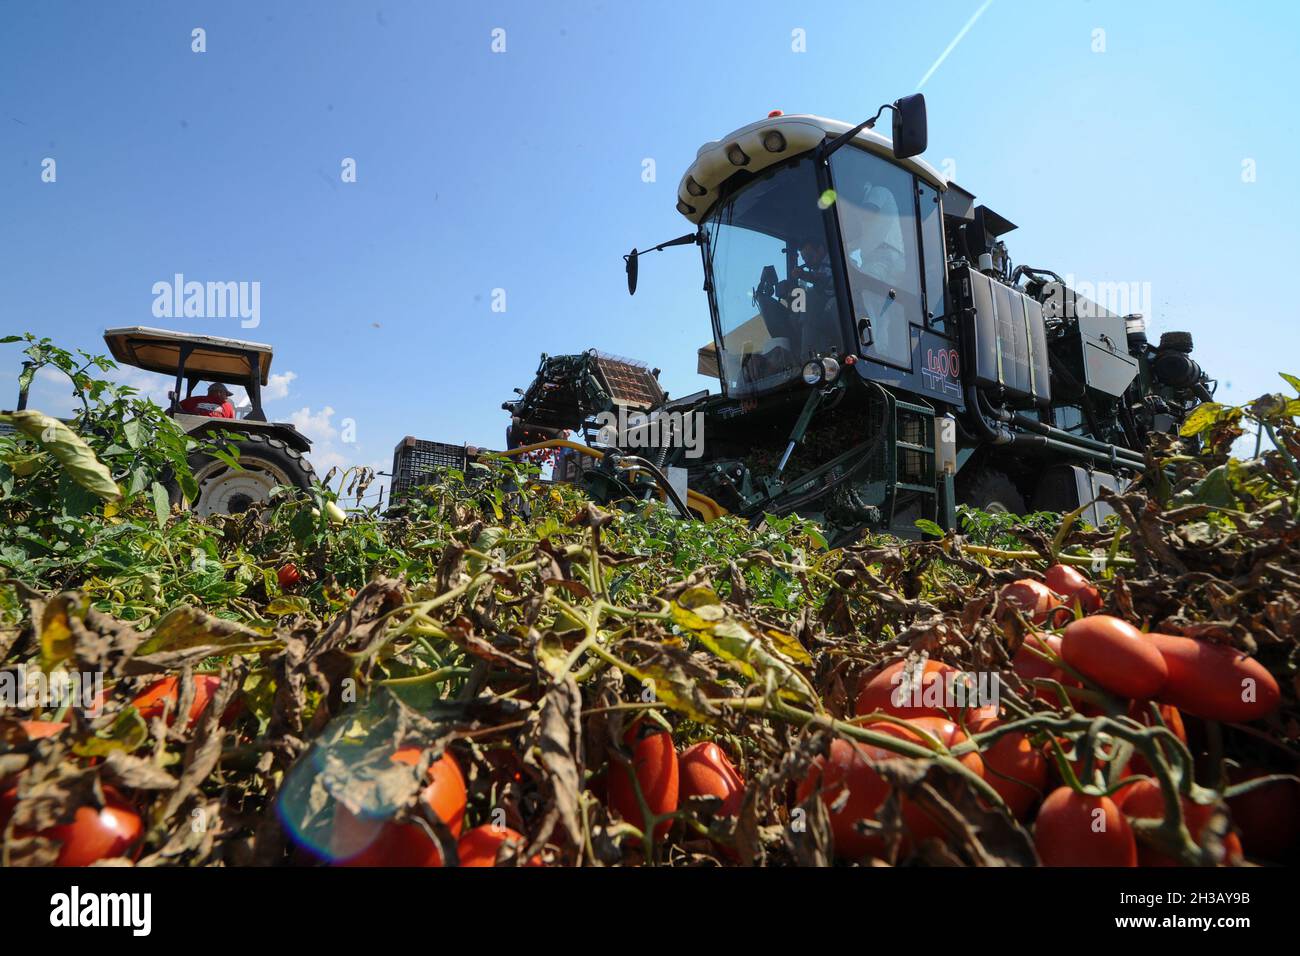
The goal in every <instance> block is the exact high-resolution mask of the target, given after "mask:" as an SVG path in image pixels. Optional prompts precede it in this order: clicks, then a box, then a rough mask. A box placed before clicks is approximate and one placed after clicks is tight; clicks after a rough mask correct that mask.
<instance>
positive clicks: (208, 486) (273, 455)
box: [168, 434, 316, 516]
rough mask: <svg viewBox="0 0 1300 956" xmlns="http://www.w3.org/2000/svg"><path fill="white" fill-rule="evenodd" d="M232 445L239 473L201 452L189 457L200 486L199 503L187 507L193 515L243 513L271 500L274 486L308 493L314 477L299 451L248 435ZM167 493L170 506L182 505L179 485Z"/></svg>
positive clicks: (174, 485) (172, 486) (195, 502)
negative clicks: (169, 496)
mask: <svg viewBox="0 0 1300 956" xmlns="http://www.w3.org/2000/svg"><path fill="white" fill-rule="evenodd" d="M232 444H233V445H234V446H235V447H236V448H238V449H239V464H240V465H241V466H242V468H243V470H242V471H237V470H236V469H234V468H231V467H230V466H229V465H227V464H226V463H225V462H224V461H221V460H220V459H219V458H213V457H211V456H209V455H204V454H201V453H195V454H193V455H190V458H189V462H190V470H191V471H192V472H194V480H195V481H197V482H198V485H199V497H198V500H197V501H194V502H191V504H190V507H191V508H192V509H193V511H194V512H195V513H196V514H200V515H205V516H206V515H214V514H242V513H243V512H245V511H247V510H248V509H249V508H252V507H255V506H259V505H264V504H266V503H267V502H268V501H270V499H271V490H272V489H273V488H275V486H276V485H288V486H289V487H292V488H299V489H301V490H303V491H307V490H308V489H310V488H311V483H312V481H314V480H315V478H316V473H315V472H314V471H313V470H312V467H311V465H310V464H309V463H308V462H307V459H305V458H303V456H302V452H300V451H298V450H297V449H295V448H291V447H289V446H288V445H287V444H285V443H284V442H283V441H281V440H280V439H278V438H272V437H270V436H269V435H260V434H251V435H249V436H248V437H247V438H245V439H243V440H242V441H236V442H232ZM168 491H169V492H170V494H171V503H172V504H173V505H178V504H182V499H181V490H180V486H179V485H177V484H176V483H175V482H171V483H169V488H168Z"/></svg>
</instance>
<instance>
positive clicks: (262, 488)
mask: <svg viewBox="0 0 1300 956" xmlns="http://www.w3.org/2000/svg"><path fill="white" fill-rule="evenodd" d="M104 342H105V344H107V346H108V349H109V352H110V353H111V354H112V356H113V358H114V359H115V360H116V361H118V362H119V363H121V364H123V365H129V366H132V367H133V368H139V369H144V370H145V371H148V372H158V373H160V374H163V375H168V376H172V377H174V378H175V387H174V389H173V390H172V391H171V392H169V396H168V400H169V407H168V414H169V415H171V416H172V417H173V418H174V419H175V420H176V421H177V423H178V424H180V425H181V427H182V428H184V429H185V431H186V432H187V433H189V434H190V435H193V436H195V437H201V436H221V435H229V436H230V437H229V440H228V444H230V445H233V446H234V448H235V449H236V450H237V451H238V462H239V467H238V468H235V467H231V466H230V464H229V463H227V462H226V461H224V460H222V459H220V458H216V457H212V456H210V455H206V454H203V453H202V452H196V453H195V454H194V455H192V456H191V458H190V468H191V470H192V471H193V472H194V477H195V480H196V481H197V483H198V497H197V499H196V500H195V501H193V502H190V505H191V507H193V508H194V510H195V511H197V512H198V513H199V514H204V515H208V514H235V513H240V512H244V511H247V510H248V509H249V508H252V507H256V506H260V505H264V504H265V503H266V502H268V501H269V500H270V496H271V492H272V490H273V489H274V488H275V487H276V486H277V485H287V486H290V487H293V488H298V489H302V490H307V489H309V488H310V487H311V484H312V481H313V480H314V478H315V473H314V472H313V471H312V468H311V465H310V464H308V462H307V460H306V459H305V458H304V457H303V456H304V454H305V453H306V452H307V451H309V450H310V449H311V440H310V439H308V438H307V437H306V436H305V435H303V434H302V433H301V432H299V431H298V430H297V429H296V428H295V427H294V426H293V425H292V424H290V423H288V422H268V421H267V420H266V413H265V412H264V411H263V409H262V387H263V386H265V385H266V384H267V383H268V382H269V380H270V373H271V346H269V345H263V344H261V343H258V342H244V341H240V340H238V339H227V338H222V337H219V336H212V335H187V334H184V333H181V332H171V331H167V330H164V329H150V328H144V327H141V326H131V327H128V328H116V329H108V330H107V331H105V332H104ZM200 382H209V383H220V384H222V385H230V386H239V387H242V388H243V389H244V390H245V392H246V393H247V395H248V401H249V407H248V409H247V410H246V411H244V412H243V415H242V417H238V418H236V419H229V418H221V417H210V416H207V415H195V414H189V413H187V412H186V411H185V410H184V409H183V407H182V403H184V402H185V401H186V399H190V398H192V397H193V396H194V392H195V389H196V387H197V386H198V385H199V383H200ZM168 490H169V493H170V495H171V500H172V503H173V504H180V503H182V502H183V501H184V498H183V496H182V495H181V492H180V488H179V486H178V485H177V484H176V483H175V482H172V483H171V484H170V487H169V489H168Z"/></svg>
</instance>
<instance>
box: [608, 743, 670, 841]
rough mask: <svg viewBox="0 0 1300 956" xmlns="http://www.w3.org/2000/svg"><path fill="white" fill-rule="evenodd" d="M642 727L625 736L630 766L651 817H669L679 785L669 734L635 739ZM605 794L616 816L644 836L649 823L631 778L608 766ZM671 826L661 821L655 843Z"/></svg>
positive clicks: (665, 821)
mask: <svg viewBox="0 0 1300 956" xmlns="http://www.w3.org/2000/svg"><path fill="white" fill-rule="evenodd" d="M643 726H644V725H643V722H642V721H640V720H638V721H637V722H636V723H634V724H633V725H632V726H631V728H629V730H628V732H627V734H626V735H625V736H624V740H625V741H626V742H627V743H628V744H629V745H631V746H632V765H633V767H634V768H635V770H636V779H637V783H638V784H640V786H641V793H642V795H643V796H644V797H645V802H646V806H647V807H648V808H649V809H650V812H651V813H653V814H654V815H655V816H659V815H661V814H665V813H672V812H673V811H674V810H676V809H677V797H678V782H679V781H678V767H677V751H676V749H674V747H673V738H672V734H670V733H668V731H666V730H660V731H656V732H654V733H651V734H649V735H648V736H646V737H644V738H641V739H638V737H640V733H641V729H642V727H643ZM608 794H609V805H610V806H611V807H613V808H614V809H615V810H617V811H618V814H619V816H621V817H622V818H623V819H624V820H626V821H628V822H629V823H631V824H632V825H633V826H637V827H640V828H641V830H642V832H644V830H645V828H646V827H647V826H648V825H649V821H648V820H647V819H646V818H645V817H643V816H642V815H641V808H640V805H639V804H638V803H637V799H636V789H635V788H634V787H633V786H632V776H631V774H630V773H629V772H628V770H627V769H626V768H625V767H623V766H621V765H618V764H615V763H613V762H611V763H610V766H609V782H608ZM671 826H672V820H663V821H661V822H660V823H659V825H658V826H657V827H655V833H654V835H655V837H656V839H660V840H662V839H663V838H664V835H665V834H667V832H668V830H669V828H670V827H671Z"/></svg>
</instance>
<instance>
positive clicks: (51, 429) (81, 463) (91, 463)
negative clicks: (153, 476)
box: [0, 410, 122, 501]
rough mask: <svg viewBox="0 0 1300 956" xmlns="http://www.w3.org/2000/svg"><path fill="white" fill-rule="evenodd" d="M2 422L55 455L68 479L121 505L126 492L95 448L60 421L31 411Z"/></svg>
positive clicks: (0, 418) (0, 417) (1, 417)
mask: <svg viewBox="0 0 1300 956" xmlns="http://www.w3.org/2000/svg"><path fill="white" fill-rule="evenodd" d="M0 421H7V422H11V423H12V424H13V426H14V427H15V428H16V429H18V430H19V431H20V432H22V433H23V434H24V435H26V436H27V437H28V438H30V439H32V441H34V442H36V443H37V444H38V445H40V446H41V447H42V448H44V449H45V450H46V451H48V452H49V453H50V454H51V455H53V456H54V457H55V458H56V459H57V460H58V462H59V464H61V465H62V466H63V469H64V471H65V472H66V473H67V474H68V476H69V477H71V478H72V480H73V481H75V482H76V483H77V484H79V485H80V486H81V487H83V488H85V489H86V490H87V491H89V492H91V493H92V494H96V495H98V496H99V497H101V498H103V499H104V500H105V501H117V500H118V499H119V498H121V497H122V490H121V489H120V488H118V487H117V483H116V482H115V481H113V476H112V475H111V474H109V471H108V468H106V467H105V466H104V463H103V462H102V461H100V460H99V459H98V458H96V457H95V453H94V451H92V450H91V447H90V446H89V445H87V444H86V443H85V442H84V441H82V440H81V438H80V437H79V436H78V435H77V433H76V432H74V431H73V430H72V429H71V428H69V427H68V426H67V425H65V424H64V423H63V422H61V421H59V420H58V419H57V418H51V417H50V416H49V415H46V414H44V413H43V412H38V411H34V410H29V411H22V412H6V413H4V414H0Z"/></svg>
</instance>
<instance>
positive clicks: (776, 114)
mask: <svg viewBox="0 0 1300 956" xmlns="http://www.w3.org/2000/svg"><path fill="white" fill-rule="evenodd" d="M780 115H781V111H780V110H772V112H770V113H768V114H767V118H768V119H772V118H773V117H776V116H780Z"/></svg>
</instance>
